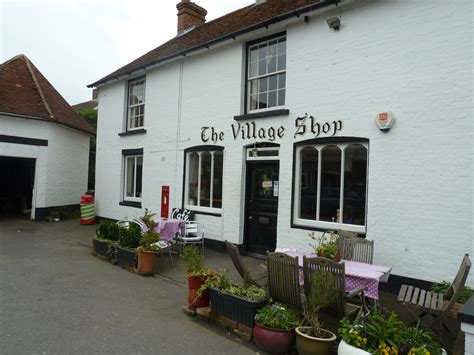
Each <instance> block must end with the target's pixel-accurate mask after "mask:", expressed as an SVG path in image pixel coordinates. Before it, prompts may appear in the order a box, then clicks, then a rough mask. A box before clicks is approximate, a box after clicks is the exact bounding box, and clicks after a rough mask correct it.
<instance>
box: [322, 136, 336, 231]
mask: <svg viewBox="0 0 474 355" xmlns="http://www.w3.org/2000/svg"><path fill="white" fill-rule="evenodd" d="M340 191H341V150H340V149H339V148H338V147H337V146H335V145H329V146H327V147H325V148H324V149H323V150H322V155H321V201H320V204H319V220H321V221H329V222H337V217H338V214H339V202H340Z"/></svg>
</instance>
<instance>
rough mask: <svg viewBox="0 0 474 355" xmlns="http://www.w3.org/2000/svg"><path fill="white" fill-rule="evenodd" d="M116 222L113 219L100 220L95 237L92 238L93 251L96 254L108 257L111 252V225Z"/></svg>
mask: <svg viewBox="0 0 474 355" xmlns="http://www.w3.org/2000/svg"><path fill="white" fill-rule="evenodd" d="M112 224H114V222H113V221H111V220H108V219H103V220H101V221H100V225H99V228H97V230H96V232H95V235H96V236H95V238H94V239H92V251H94V252H95V253H96V254H98V255H101V256H105V257H108V252H109V244H110V239H109V227H110V226H111V225H112Z"/></svg>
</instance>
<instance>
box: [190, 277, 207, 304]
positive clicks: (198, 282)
mask: <svg viewBox="0 0 474 355" xmlns="http://www.w3.org/2000/svg"><path fill="white" fill-rule="evenodd" d="M204 282H206V276H188V304H189V305H191V306H194V307H207V306H209V292H208V291H207V290H206V291H204V292H203V293H202V295H201V296H200V297H198V296H197V293H198V291H199V289H200V288H201V286H202V285H203V284H204Z"/></svg>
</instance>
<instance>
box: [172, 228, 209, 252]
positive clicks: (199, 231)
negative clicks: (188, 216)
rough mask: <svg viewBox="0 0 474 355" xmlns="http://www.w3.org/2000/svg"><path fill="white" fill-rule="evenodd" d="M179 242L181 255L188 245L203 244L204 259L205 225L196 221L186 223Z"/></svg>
mask: <svg viewBox="0 0 474 355" xmlns="http://www.w3.org/2000/svg"><path fill="white" fill-rule="evenodd" d="M177 242H178V244H179V253H180V254H181V249H182V247H184V246H186V245H188V244H201V248H202V256H203V257H204V225H203V224H202V223H199V222H195V221H188V222H185V223H184V224H183V227H182V229H181V232H180V233H179V234H178V236H177Z"/></svg>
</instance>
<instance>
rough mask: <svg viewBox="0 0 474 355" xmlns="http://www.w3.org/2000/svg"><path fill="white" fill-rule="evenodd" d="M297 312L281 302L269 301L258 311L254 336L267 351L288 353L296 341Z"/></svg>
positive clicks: (257, 342) (258, 343) (256, 341)
mask: <svg viewBox="0 0 474 355" xmlns="http://www.w3.org/2000/svg"><path fill="white" fill-rule="evenodd" d="M297 325H298V317H297V315H296V312H295V311H294V310H292V309H290V308H287V307H285V306H284V305H282V304H279V303H273V304H272V303H267V304H266V305H265V306H264V307H262V308H260V309H259V310H258V311H257V314H256V316H255V327H254V329H253V336H254V340H255V343H256V344H257V346H258V347H259V348H260V349H261V350H263V351H265V352H267V353H272V354H275V353H287V352H289V351H290V350H291V348H292V347H293V344H294V342H295V337H296V335H295V327H296V326H297Z"/></svg>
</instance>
